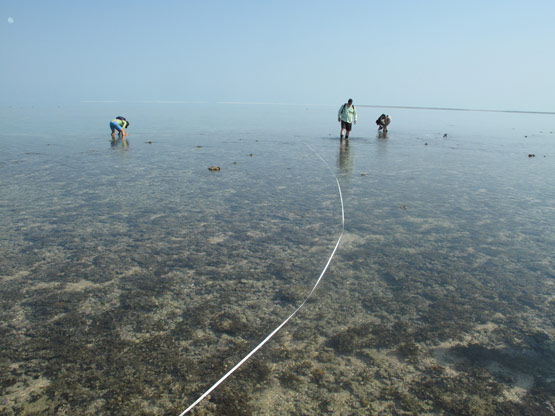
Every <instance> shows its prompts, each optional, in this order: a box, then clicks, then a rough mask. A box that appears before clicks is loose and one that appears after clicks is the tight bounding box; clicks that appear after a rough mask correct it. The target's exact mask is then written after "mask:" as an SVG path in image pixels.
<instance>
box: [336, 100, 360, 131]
mask: <svg viewBox="0 0 555 416" xmlns="http://www.w3.org/2000/svg"><path fill="white" fill-rule="evenodd" d="M337 121H339V122H340V123H341V132H340V133H339V138H340V140H343V136H345V139H346V140H349V133H350V132H351V128H352V126H353V123H354V124H357V112H356V110H355V106H354V105H353V99H352V98H349V101H347V102H346V103H345V104H343V105H342V106H341V107H340V108H339V112H338V113H337Z"/></svg>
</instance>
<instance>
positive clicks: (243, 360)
mask: <svg viewBox="0 0 555 416" xmlns="http://www.w3.org/2000/svg"><path fill="white" fill-rule="evenodd" d="M305 145H306V146H307V147H308V148H309V149H310V150H312V151H313V152H314V154H316V156H318V157H319V158H320V159H321V160H322V162H324V163H325V164H326V166H327V167H328V169H329V170H330V172H331V173H332V175H333V176H334V177H335V181H336V182H337V189H338V190H339V200H340V201H341V234H340V235H339V238H338V239H337V243H335V247H334V248H333V251H332V252H331V255H330V258H329V259H328V262H327V263H326V267H324V270H322V273H320V276H319V277H318V280H316V283H315V284H314V287H313V288H312V290H311V291H310V293H309V294H308V295H307V296H306V298H305V300H304V301H303V303H301V304H300V305H299V307H298V308H297V309H295V311H294V312H293V313H292V314H291V315H289V317H288V318H287V319H286V320H285V321H283V322H282V323H281V324H280V325H279V326H278V327H277V328H276V329H274V330H273V331H272V332H271V333H270V334H269V335H268V336H267V337H266V338H264V340H263V341H262V342H261V343H260V344H258V345H257V346H256V347H255V348H254V349H253V350H252V351H251V352H249V353H248V354H247V355H245V357H244V358H243V359H242V360H241V361H239V362H238V363H237V364H235V366H234V367H233V368H232V369H231V370H229V371H228V372H227V373H226V374H225V375H224V376H223V377H222V378H220V379H219V380H218V381H216V382H215V383H214V385H213V386H212V387H210V388H209V389H208V390H206V391H205V392H204V393H203V394H202V395H201V396H200V397H199V398H198V399H197V400H196V401H195V402H194V403H193V404H192V405H190V406H189V407H188V408H187V409H185V410H184V411H183V412H182V413H180V414H179V416H183V415H185V414H187V413H189V412H190V411H191V410H192V409H193V408H194V407H195V406H196V405H197V404H199V403H200V402H201V401H202V400H203V399H204V398H205V397H206V396H208V395H209V394H210V393H212V392H213V391H214V390H215V389H216V388H217V387H218V386H219V385H220V384H222V383H223V382H224V381H225V379H226V378H228V377H229V376H230V375H232V374H233V373H234V372H235V370H237V369H238V368H239V367H241V366H242V365H243V364H244V363H245V361H247V360H248V359H249V358H251V357H252V356H253V355H254V354H255V353H256V352H257V351H258V350H259V349H260V348H262V346H263V345H264V344H266V343H267V342H268V341H269V340H270V339H271V338H272V337H273V336H274V335H275V334H276V333H277V332H278V331H279V330H280V329H281V328H283V327H284V326H285V324H286V323H287V322H289V320H290V319H291V318H293V317H294V316H295V315H296V314H297V312H299V311H300V310H301V308H302V307H303V306H304V305H305V303H306V302H307V301H308V298H310V296H311V295H312V293H314V291H315V290H316V287H317V286H318V284H320V280H322V277H324V274H325V273H326V271H327V270H328V267H329V265H330V263H331V259H332V258H333V256H334V255H335V252H336V251H337V247H339V243H340V242H341V238H342V237H343V233H344V232H345V209H344V206H343V195H342V193H341V186H340V185H339V179H337V176H336V175H335V174H334V173H333V170H332V169H331V168H330V165H328V163H327V162H326V161H325V160H324V159H323V158H322V156H320V155H319V154H318V152H316V151H315V150H314V149H313V148H312V147H310V146H309V145H308V144H306V143H305Z"/></svg>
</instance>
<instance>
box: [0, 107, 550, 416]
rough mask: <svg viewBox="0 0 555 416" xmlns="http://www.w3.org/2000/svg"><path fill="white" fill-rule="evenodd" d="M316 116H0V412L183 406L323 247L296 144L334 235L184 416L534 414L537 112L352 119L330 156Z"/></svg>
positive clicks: (542, 181)
mask: <svg viewBox="0 0 555 416" xmlns="http://www.w3.org/2000/svg"><path fill="white" fill-rule="evenodd" d="M336 111H337V109H336V108H333V107H324V106H322V107H311V106H307V107H303V106H266V105H256V106H248V105H218V104H215V105H185V104H179V105H178V104H175V105H171V104H150V105H148V104H135V105H126V110H125V111H122V110H121V105H119V106H118V105H117V104H99V103H81V104H77V105H75V106H73V107H71V108H67V107H63V108H49V109H43V108H3V109H2V112H1V115H0V120H1V121H2V125H3V126H5V127H4V129H3V131H2V132H1V133H0V145H1V148H2V153H1V156H0V169H1V176H0V185H1V189H2V193H1V195H0V214H1V218H2V220H1V221H0V235H1V236H2V237H1V240H0V241H1V246H0V248H1V251H2V252H1V254H2V256H1V260H0V275H1V276H2V277H1V278H2V280H1V284H0V290H1V292H2V293H1V314H2V319H1V320H0V322H2V324H1V326H0V331H1V334H2V339H3V342H2V344H1V345H2V347H1V352H0V353H1V360H0V365H1V366H2V367H3V368H2V371H0V374H2V376H1V385H0V386H1V388H2V402H1V403H0V409H2V412H3V413H5V414H55V413H57V414H179V413H180V412H181V411H182V410H183V409H185V408H186V407H187V406H188V405H189V404H190V403H191V402H193V401H194V400H195V399H196V398H197V397H198V396H199V395H200V394H201V393H202V392H203V391H204V390H205V389H207V388H208V387H209V386H210V385H212V383H213V382H215V381H216V380H217V379H218V378H219V377H220V376H221V375H223V374H224V373H225V371H226V370H227V369H228V368H230V367H231V366H232V365H234V364H235V363H236V362H237V361H239V360H240V359H241V358H242V357H243V356H244V355H245V354H246V353H248V352H249V351H250V350H251V349H252V348H253V347H254V346H255V345H257V344H258V342H259V341H261V340H262V339H263V338H264V337H265V336H266V335H267V334H268V333H269V332H270V331H271V330H272V329H273V328H275V327H276V326H277V325H279V323H281V321H282V320H283V319H285V318H286V317H287V316H288V315H289V314H290V313H291V312H292V311H293V310H294V309H295V307H296V305H298V304H299V303H300V302H302V300H303V299H304V297H305V296H306V294H307V293H308V291H309V290H310V289H311V288H312V285H313V284H314V282H315V280H316V278H317V276H318V275H319V273H320V271H321V270H322V268H323V267H324V265H325V263H326V261H327V259H328V256H329V255H330V253H331V250H332V249H333V246H334V244H335V242H336V240H337V238H338V236H339V233H340V231H341V212H340V203H339V198H338V193H337V186H336V184H335V179H334V177H333V176H332V174H331V173H330V171H329V170H328V169H327V168H326V166H325V165H324V164H323V163H322V161H321V160H320V159H319V158H318V157H317V156H316V155H315V154H314V153H313V152H312V151H311V150H310V149H309V148H308V147H307V146H305V144H304V143H306V144H310V146H312V147H313V148H314V149H315V150H316V151H317V152H318V153H319V154H321V155H322V157H323V158H324V159H325V160H326V161H327V163H328V164H329V165H330V166H331V167H332V169H333V170H334V171H335V173H336V174H337V176H338V178H339V181H340V183H341V186H342V190H343V196H344V202H345V215H346V232H345V236H344V239H343V242H342V244H341V246H340V248H339V250H338V252H337V254H336V256H335V258H334V260H333V262H332V265H331V268H330V270H329V271H328V273H327V274H326V276H325V278H324V280H323V282H322V284H321V286H319V288H318V290H317V291H316V292H315V294H314V296H313V298H311V301H310V302H309V303H308V304H307V305H306V307H305V308H304V309H303V310H302V311H301V313H300V314H299V315H298V316H297V317H296V318H295V319H294V320H293V321H292V322H291V323H290V324H289V325H288V326H286V327H285V328H284V330H283V331H282V332H280V333H279V334H278V335H276V337H275V338H274V339H273V340H272V341H270V342H269V343H268V344H267V345H266V346H265V347H264V348H263V349H262V350H261V351H260V352H259V353H258V354H257V355H255V356H254V357H253V358H252V359H251V360H250V361H249V362H248V363H247V364H245V366H244V367H243V368H242V369H241V370H240V371H238V372H237V373H235V375H233V376H232V377H231V378H230V379H228V380H227V381H226V382H225V383H224V384H223V385H222V386H220V388H218V389H217V390H216V391H215V392H214V393H213V394H212V397H211V399H210V400H205V401H204V402H203V403H201V404H200V405H199V407H198V409H199V412H197V413H198V414H226V415H232V414H242V415H244V414H259V415H266V414H267V415H270V414H271V415H276V414H278V415H279V414H283V415H286V414H345V415H347V414H365V413H368V414H372V412H373V413H376V414H442V413H443V414H445V413H447V414H496V413H500V412H505V413H506V414H519V413H522V412H525V413H526V414H552V413H553V411H554V409H555V407H554V406H555V395H554V392H555V384H554V383H555V380H554V374H553V370H552V369H553V368H554V365H555V343H554V340H555V332H554V329H553V322H554V320H553V310H554V308H553V306H554V297H553V296H554V280H553V278H554V276H555V267H554V261H553V256H552V250H553V246H554V243H555V241H554V240H555V237H554V236H555V233H554V231H555V230H554V228H555V226H554V224H555V222H554V220H555V211H554V206H555V205H554V200H555V182H554V179H553V178H554V177H555V176H554V173H555V163H553V161H554V159H555V144H554V137H555V136H554V134H553V133H551V132H552V131H553V130H555V120H554V119H553V117H551V116H540V115H533V114H525V115H523V114H504V113H499V114H497V113H467V112H443V111H414V110H412V111H410V110H401V109H397V110H394V111H393V110H392V111H391V115H392V116H393V123H392V126H391V129H390V130H391V131H390V133H389V134H388V138H386V139H384V138H381V137H379V136H378V135H377V133H376V131H375V128H374V124H373V123H374V120H375V119H376V118H377V116H378V115H379V114H378V113H379V111H377V110H376V109H369V108H359V120H360V121H359V125H358V126H357V127H355V130H354V131H353V134H352V138H351V140H350V143H349V145H348V146H347V145H345V144H343V145H341V144H340V143H339V140H338V139H337V133H338V131H337V130H338V124H337V123H336V122H335V120H336V119H335V114H336ZM120 113H124V114H122V115H125V116H126V117H127V118H128V119H129V120H130V121H131V128H130V133H131V135H130V136H129V138H128V141H129V144H128V145H125V146H124V145H122V143H121V142H119V141H116V143H111V142H110V140H109V139H110V137H109V129H108V123H109V120H110V119H111V118H112V117H114V116H115V115H119V114H120ZM444 133H447V138H445V139H444V138H443V134H444ZM525 136H527V137H525ZM148 142H152V143H148ZM529 154H535V157H528V155H529ZM210 165H217V166H220V167H221V171H220V172H209V171H208V167H209V166H210ZM203 412H204V413H203ZM380 412H381V413H380Z"/></svg>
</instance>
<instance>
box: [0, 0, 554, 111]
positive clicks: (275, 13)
mask: <svg viewBox="0 0 555 416" xmlns="http://www.w3.org/2000/svg"><path fill="white" fill-rule="evenodd" d="M554 21H555V1H554V0H528V1H516V0H502V1H497V0H479V1H476V0H466V1H464V2H463V1H457V2H451V1H445V0H442V1H427V0H421V1H414V0H387V1H385V0H382V1H370V0H367V1H357V0H351V1H338V0H336V1H325V0H322V1H316V0H310V1H309V0H306V1H304V0H295V1H290V0H279V1H270V0H267V1H264V0H260V1H246V0H233V1H232V0H229V1H216V0H203V1H198V0H197V1H189V0H179V1H173V0H159V1H144V0H129V1H118V0H113V1H104V0H94V1H93V0H88V1H86V0H83V1H75V0H71V1H65V0H49V1H44V0H42V1H39V0H0V57H1V58H0V104H2V105H16V104H17V105H19V104H67V103H74V102H80V101H117V102H134V101H186V102H207V103H216V102H264V103H285V104H318V105H336V104H338V105H340V104H341V103H343V102H345V101H346V100H347V98H349V97H352V98H353V100H354V102H355V104H367V105H384V106H385V105H399V106H430V107H457V108H479V109H493V110H523V111H555V75H554V74H555V53H554V52H553V50H554V48H553V45H554V44H555V24H554V23H553V22H554Z"/></svg>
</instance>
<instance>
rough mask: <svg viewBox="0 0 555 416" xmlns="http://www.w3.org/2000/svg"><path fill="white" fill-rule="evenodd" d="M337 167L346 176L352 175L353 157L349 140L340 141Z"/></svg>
mask: <svg viewBox="0 0 555 416" xmlns="http://www.w3.org/2000/svg"><path fill="white" fill-rule="evenodd" d="M337 167H338V168H339V170H340V172H341V173H342V174H344V175H346V176H350V174H351V172H352V170H353V158H352V157H351V148H350V146H349V140H340V141H339V152H338V154H337Z"/></svg>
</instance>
